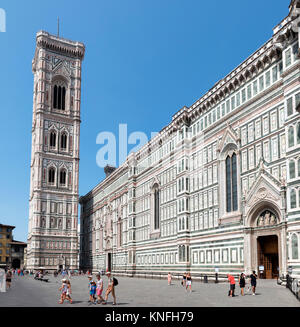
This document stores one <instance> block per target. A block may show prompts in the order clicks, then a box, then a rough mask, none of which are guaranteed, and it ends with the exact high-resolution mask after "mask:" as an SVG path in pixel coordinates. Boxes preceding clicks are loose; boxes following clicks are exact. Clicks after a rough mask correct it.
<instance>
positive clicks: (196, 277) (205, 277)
mask: <svg viewBox="0 0 300 327" xmlns="http://www.w3.org/2000/svg"><path fill="white" fill-rule="evenodd" d="M113 274H114V275H115V276H124V277H134V278H144V279H167V277H168V273H167V272H160V271H158V272H153V271H145V270H144V271H136V272H134V273H133V271H128V270H115V271H113ZM171 274H172V279H173V280H179V281H180V280H181V279H182V275H183V273H178V272H173V273H171ZM235 277H236V280H238V277H237V276H235ZM227 279H228V278H227V275H226V274H216V273H207V274H204V273H192V280H193V281H195V282H201V283H219V282H227Z"/></svg>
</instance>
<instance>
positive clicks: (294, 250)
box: [292, 234, 299, 259]
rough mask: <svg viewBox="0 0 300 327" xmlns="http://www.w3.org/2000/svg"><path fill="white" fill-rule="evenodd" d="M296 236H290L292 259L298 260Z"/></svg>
mask: <svg viewBox="0 0 300 327" xmlns="http://www.w3.org/2000/svg"><path fill="white" fill-rule="evenodd" d="M298 257H299V253H298V236H297V235H296V234H293V236H292V259H298Z"/></svg>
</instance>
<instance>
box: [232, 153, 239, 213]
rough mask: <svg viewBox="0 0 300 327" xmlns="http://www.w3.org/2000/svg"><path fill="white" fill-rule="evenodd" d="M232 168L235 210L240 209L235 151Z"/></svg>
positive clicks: (233, 204) (233, 205)
mask: <svg viewBox="0 0 300 327" xmlns="http://www.w3.org/2000/svg"><path fill="white" fill-rule="evenodd" d="M231 165H232V166H231V169H232V179H231V181H232V207H233V211H236V210H237V209H238V205H237V204H238V199H237V164H236V154H235V153H234V154H233V156H232V158H231Z"/></svg>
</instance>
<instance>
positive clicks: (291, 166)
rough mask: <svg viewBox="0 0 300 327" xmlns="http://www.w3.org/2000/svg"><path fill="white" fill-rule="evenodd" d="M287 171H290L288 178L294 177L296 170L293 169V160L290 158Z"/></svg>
mask: <svg viewBox="0 0 300 327" xmlns="http://www.w3.org/2000/svg"><path fill="white" fill-rule="evenodd" d="M289 171H290V179H293V178H295V177H296V171H295V161H294V160H291V161H290V162H289Z"/></svg>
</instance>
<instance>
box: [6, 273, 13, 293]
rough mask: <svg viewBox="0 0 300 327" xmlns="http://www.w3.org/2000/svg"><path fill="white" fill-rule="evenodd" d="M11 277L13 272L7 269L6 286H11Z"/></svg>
mask: <svg viewBox="0 0 300 327" xmlns="http://www.w3.org/2000/svg"><path fill="white" fill-rule="evenodd" d="M11 278H12V273H11V271H10V270H8V271H7V273H6V288H7V289H8V288H10V286H11Z"/></svg>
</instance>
